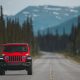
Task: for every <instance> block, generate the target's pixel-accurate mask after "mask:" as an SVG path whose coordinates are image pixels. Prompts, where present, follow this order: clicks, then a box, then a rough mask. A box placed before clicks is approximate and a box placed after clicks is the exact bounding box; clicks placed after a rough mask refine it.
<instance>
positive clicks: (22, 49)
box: [4, 46, 28, 52]
mask: <svg viewBox="0 0 80 80" xmlns="http://www.w3.org/2000/svg"><path fill="white" fill-rule="evenodd" d="M4 51H5V52H27V51H28V49H27V48H26V47H24V46H5V47H4Z"/></svg>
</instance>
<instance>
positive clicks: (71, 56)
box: [63, 52, 80, 63]
mask: <svg viewBox="0 0 80 80" xmlns="http://www.w3.org/2000/svg"><path fill="white" fill-rule="evenodd" d="M63 55H64V56H65V58H69V59H72V60H74V61H76V62H78V63H80V55H77V56H76V55H73V54H72V53H69V52H67V53H66V52H64V53H63Z"/></svg>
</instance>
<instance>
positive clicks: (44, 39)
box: [38, 16, 80, 55]
mask: <svg viewBox="0 0 80 80" xmlns="http://www.w3.org/2000/svg"><path fill="white" fill-rule="evenodd" d="M66 27H67V25H66ZM45 31H46V34H45ZM38 40H39V46H40V49H41V50H45V51H52V52H62V51H64V52H70V53H72V54H73V55H80V16H79V17H78V22H77V25H74V24H72V30H71V33H70V34H67V33H66V30H65V28H64V27H63V35H60V34H59V33H58V30H57V29H56V30H55V34H53V32H52V29H51V28H48V29H46V30H43V31H39V32H38Z"/></svg>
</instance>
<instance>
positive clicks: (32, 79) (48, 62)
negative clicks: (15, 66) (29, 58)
mask: <svg viewBox="0 0 80 80" xmlns="http://www.w3.org/2000/svg"><path fill="white" fill-rule="evenodd" d="M0 80H80V64H78V63H76V62H74V61H72V60H69V59H66V58H64V57H63V56H62V55H59V54H55V53H54V54H52V53H48V52H43V55H42V56H41V57H40V58H38V59H35V60H33V75H27V72H26V71H25V70H21V71H6V75H5V76H0Z"/></svg>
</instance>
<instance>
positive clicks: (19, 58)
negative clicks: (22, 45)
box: [9, 56, 22, 62]
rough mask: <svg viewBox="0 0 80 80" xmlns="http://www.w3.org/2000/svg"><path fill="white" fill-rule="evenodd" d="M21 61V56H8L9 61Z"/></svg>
mask: <svg viewBox="0 0 80 80" xmlns="http://www.w3.org/2000/svg"><path fill="white" fill-rule="evenodd" d="M14 61H22V56H9V62H14Z"/></svg>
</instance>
